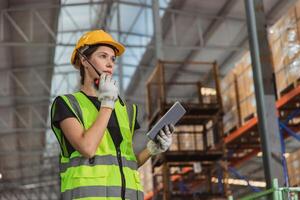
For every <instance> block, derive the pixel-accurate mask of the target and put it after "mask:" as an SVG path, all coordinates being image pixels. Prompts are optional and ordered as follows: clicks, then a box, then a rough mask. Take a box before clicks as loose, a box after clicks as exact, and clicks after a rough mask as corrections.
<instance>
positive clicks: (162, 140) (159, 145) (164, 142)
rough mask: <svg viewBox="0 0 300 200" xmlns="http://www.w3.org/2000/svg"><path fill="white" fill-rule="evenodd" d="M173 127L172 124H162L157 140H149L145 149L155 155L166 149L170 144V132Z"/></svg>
mask: <svg viewBox="0 0 300 200" xmlns="http://www.w3.org/2000/svg"><path fill="white" fill-rule="evenodd" d="M174 130H175V127H174V125H173V124H169V125H166V126H164V128H162V129H161V130H160V131H159V133H158V134H157V136H156V138H157V142H154V141H152V140H150V141H149V142H148V144H147V149H148V151H149V152H150V154H151V155H157V154H160V153H163V152H165V151H167V150H168V149H169V148H170V146H171V144H172V133H173V132H174Z"/></svg>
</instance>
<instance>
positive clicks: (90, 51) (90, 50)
mask: <svg viewBox="0 0 300 200" xmlns="http://www.w3.org/2000/svg"><path fill="white" fill-rule="evenodd" d="M100 46H107V47H110V48H112V49H113V51H114V52H115V54H117V52H118V49H117V48H116V47H114V46H112V45H109V44H94V45H90V46H89V47H88V49H86V50H85V51H84V52H82V53H83V55H85V56H86V57H87V58H88V59H90V57H91V56H92V54H93V53H94V52H95V51H96V50H97V49H98V47H100ZM76 57H77V58H76V61H75V65H78V66H79V70H80V83H81V85H83V84H84V76H85V70H84V67H83V65H82V63H81V61H80V58H79V57H78V54H77V56H76Z"/></svg>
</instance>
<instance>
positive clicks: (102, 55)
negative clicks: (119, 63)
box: [99, 54, 107, 59]
mask: <svg viewBox="0 0 300 200" xmlns="http://www.w3.org/2000/svg"><path fill="white" fill-rule="evenodd" d="M99 57H100V58H103V59H106V58H107V55H105V54H100V55H99Z"/></svg>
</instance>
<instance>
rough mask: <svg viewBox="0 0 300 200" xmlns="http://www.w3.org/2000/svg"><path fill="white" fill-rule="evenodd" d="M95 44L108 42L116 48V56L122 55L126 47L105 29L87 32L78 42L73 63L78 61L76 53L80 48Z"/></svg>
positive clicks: (72, 58) (73, 54)
mask: <svg viewBox="0 0 300 200" xmlns="http://www.w3.org/2000/svg"><path fill="white" fill-rule="evenodd" d="M94 44H108V45H111V46H113V47H115V48H116V50H117V51H116V56H120V55H122V54H123V53H124V51H125V47H124V46H123V45H122V44H121V43H119V42H117V41H115V40H114V39H113V38H112V36H111V35H110V34H108V33H106V32H105V31H103V30H94V31H90V32H87V33H85V34H84V35H83V36H82V37H81V38H80V39H79V40H78V42H77V44H76V46H75V49H74V50H73V53H72V57H71V63H72V64H73V65H75V62H76V54H77V50H79V49H80V48H81V47H84V46H89V45H94Z"/></svg>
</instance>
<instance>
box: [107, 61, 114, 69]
mask: <svg viewBox="0 0 300 200" xmlns="http://www.w3.org/2000/svg"><path fill="white" fill-rule="evenodd" d="M112 66H113V63H112V61H110V60H109V61H107V63H106V67H107V68H110V69H111V68H112Z"/></svg>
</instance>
